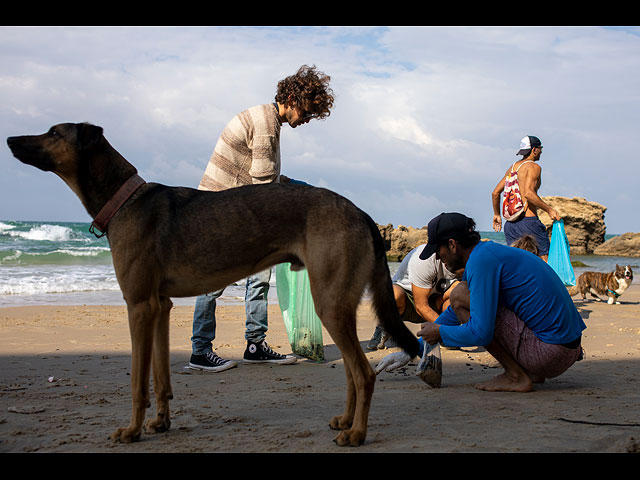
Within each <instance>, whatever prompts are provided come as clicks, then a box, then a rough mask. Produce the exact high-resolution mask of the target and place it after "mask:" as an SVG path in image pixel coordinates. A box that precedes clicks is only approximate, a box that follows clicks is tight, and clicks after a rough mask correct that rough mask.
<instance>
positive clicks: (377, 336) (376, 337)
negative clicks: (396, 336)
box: [367, 325, 384, 350]
mask: <svg viewBox="0 0 640 480" xmlns="http://www.w3.org/2000/svg"><path fill="white" fill-rule="evenodd" d="M383 337H384V330H383V329H382V327H381V326H380V325H377V326H376V329H375V330H374V332H373V336H372V337H371V340H369V343H367V350H378V349H383V348H384V340H383Z"/></svg>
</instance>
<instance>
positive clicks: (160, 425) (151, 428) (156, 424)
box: [144, 417, 171, 433]
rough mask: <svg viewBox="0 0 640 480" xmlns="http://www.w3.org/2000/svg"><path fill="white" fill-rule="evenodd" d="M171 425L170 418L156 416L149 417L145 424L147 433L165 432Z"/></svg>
mask: <svg viewBox="0 0 640 480" xmlns="http://www.w3.org/2000/svg"><path fill="white" fill-rule="evenodd" d="M169 427H171V420H169V419H168V418H161V417H158V418H155V419H153V420H152V419H149V420H147V422H146V423H145V425H144V431H145V432H147V433H163V432H166V431H168V430H169Z"/></svg>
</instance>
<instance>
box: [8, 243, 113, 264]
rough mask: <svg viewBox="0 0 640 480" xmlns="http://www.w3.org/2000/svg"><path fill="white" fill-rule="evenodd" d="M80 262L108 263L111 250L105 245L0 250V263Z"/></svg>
mask: <svg viewBox="0 0 640 480" xmlns="http://www.w3.org/2000/svg"><path fill="white" fill-rule="evenodd" d="M80 263H88V264H92V263H98V264H110V263H111V250H110V249H109V248H107V247H78V248H59V249H56V250H51V251H44V252H25V251H23V250H5V251H0V265H43V264H54V265H76V264H80Z"/></svg>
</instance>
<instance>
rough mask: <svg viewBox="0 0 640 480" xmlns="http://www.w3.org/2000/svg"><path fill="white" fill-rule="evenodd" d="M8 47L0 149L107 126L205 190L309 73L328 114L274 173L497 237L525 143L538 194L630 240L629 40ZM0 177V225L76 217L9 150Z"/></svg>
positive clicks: (239, 31) (460, 37)
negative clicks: (259, 110)
mask: <svg viewBox="0 0 640 480" xmlns="http://www.w3.org/2000/svg"><path fill="white" fill-rule="evenodd" d="M0 45H2V47H0V60H1V61H0V135H2V136H4V137H5V138H6V137H7V136H10V135H20V134H31V133H40V132H42V131H45V130H46V129H48V128H49V126H51V125H52V124H54V123H59V122H61V121H73V122H76V121H77V122H80V121H89V122H92V123H95V124H99V125H101V126H103V127H104V129H105V134H106V135H107V138H108V139H109V141H110V142H111V143H112V144H113V145H114V146H115V147H116V148H117V149H118V150H119V151H120V152H121V153H122V154H123V155H125V157H127V158H129V159H130V160H131V161H132V162H133V163H134V164H135V165H136V166H137V167H138V169H139V170H140V172H141V174H142V175H143V176H144V177H145V178H147V179H148V180H153V181H159V182H161V183H168V184H172V185H178V184H180V185H188V186H195V185H197V184H198V182H199V180H200V176H201V175H202V171H203V170H204V167H205V165H206V162H208V160H209V156H210V154H211V151H212V149H213V146H214V144H215V141H216V140H217V138H218V136H219V134H220V132H221V131H222V129H223V128H224V125H225V124H226V122H227V121H228V120H229V119H230V118H231V117H232V116H233V115H235V114H236V113H238V112H239V111H240V110H242V109H244V108H247V107H249V106H252V105H255V104H258V103H266V102H270V101H272V100H273V96H274V93H275V86H276V83H277V81H278V80H280V79H281V78H283V77H284V76H286V75H288V74H290V73H293V72H294V71H295V70H296V69H297V68H298V67H299V66H300V65H301V64H303V63H306V64H315V65H316V66H318V68H320V69H321V70H324V71H325V72H327V73H328V74H330V75H331V77H332V80H331V84H332V87H333V89H334V91H335V94H336V105H335V108H334V111H333V112H332V114H331V116H330V117H329V118H328V119H326V120H325V121H322V122H311V123H309V124H308V125H305V126H303V127H301V128H297V129H295V130H292V129H290V128H289V127H288V126H286V125H284V126H283V132H282V157H283V173H285V174H289V175H291V176H293V177H294V178H300V179H302V180H306V181H309V182H310V183H314V184H318V185H325V186H327V187H328V188H331V189H334V190H336V191H338V192H339V193H342V194H344V195H347V196H349V198H352V200H354V201H356V203H357V204H358V205H359V206H361V208H363V209H364V210H366V211H367V212H369V213H370V214H371V215H372V217H374V219H376V221H379V222H390V223H403V224H406V225H413V226H417V227H419V226H422V225H424V223H425V214H428V212H435V213H434V214H438V213H440V211H443V210H454V209H455V210H457V211H464V212H467V213H468V214H470V215H472V216H474V218H476V221H477V222H478V225H487V226H488V225H490V219H491V214H492V211H491V205H490V200H489V199H490V193H491V191H492V189H493V187H494V186H495V183H497V181H498V179H499V177H500V176H501V175H502V174H503V173H504V171H505V170H506V168H507V166H508V165H509V164H510V163H511V162H513V161H514V160H515V159H516V158H517V157H516V156H515V152H516V150H517V146H518V143H519V141H520V138H522V136H524V135H526V134H534V135H537V136H539V137H540V138H541V139H542V141H543V144H544V147H545V149H544V153H543V157H542V160H541V166H542V167H543V181H542V187H541V190H540V194H541V195H566V196H572V195H578V194H584V195H583V196H585V197H586V198H587V199H588V200H591V201H597V202H599V203H602V204H603V205H605V206H607V207H608V211H607V217H606V221H607V227H608V230H609V231H610V232H613V233H623V232H624V231H640V218H639V217H638V216H633V215H629V209H630V207H629V205H633V204H634V203H637V202H638V201H640V194H639V193H637V191H638V189H637V187H636V185H635V181H634V179H635V178H638V174H639V173H640V171H639V167H638V162H637V160H636V159H635V148H634V147H635V145H633V143H635V138H636V136H637V134H636V130H637V125H638V114H637V112H638V111H639V108H638V107H639V105H638V102H639V98H638V94H637V87H636V83H637V82H636V79H637V78H638V74H639V73H640V55H638V53H639V49H640V36H639V35H638V30H637V29H633V28H625V29H623V28H586V27H585V28H556V27H535V28H515V27H512V28H504V27H496V28H481V27H477V28H471V27H457V28H455V27H454V28H446V27H431V28H426V27H398V28H364V27H357V28H305V27H303V28H274V27H264V28H251V27H211V28H205V27H191V28H178V27H141V28H128V27H83V28H78V27H76V28H63V27H50V28H40V27H31V28H24V27H20V28H16V27H2V28H0ZM0 165H2V168H3V171H2V173H3V174H2V176H1V177H0V219H33V218H36V217H39V218H43V219H47V220H56V219H86V213H84V212H83V210H82V207H81V206H80V205H79V202H77V200H73V199H72V196H71V195H68V194H66V193H64V194H63V193H62V192H63V190H64V189H66V186H64V185H62V183H61V182H60V181H59V180H57V179H56V178H54V177H52V176H50V175H49V176H47V175H45V174H42V173H41V172H36V171H35V169H31V168H30V167H26V166H23V165H21V164H19V163H18V162H17V161H16V160H15V159H13V158H12V157H11V155H10V152H9V151H8V149H6V148H5V149H4V150H3V151H0ZM27 192H28V194H27ZM620 192H625V194H624V195H622V194H621V193H620ZM621 198H624V199H625V201H620V199H621ZM41 215H47V216H51V218H44V217H41ZM393 215H397V219H396V218H394V217H393Z"/></svg>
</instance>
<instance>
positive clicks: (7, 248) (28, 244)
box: [0, 221, 640, 307]
mask: <svg viewBox="0 0 640 480" xmlns="http://www.w3.org/2000/svg"><path fill="white" fill-rule="evenodd" d="M481 233H482V236H483V237H484V238H488V239H490V240H493V241H495V242H498V243H505V240H504V234H503V233H496V232H481ZM613 236H615V235H608V236H607V239H608V238H610V237H613ZM571 259H572V260H578V261H581V262H582V263H584V264H586V265H587V267H576V268H575V274H576V278H577V277H578V275H580V273H582V272H583V271H586V270H592V271H600V272H609V271H612V270H613V269H614V268H615V265H616V263H618V264H625V265H627V264H630V265H632V268H638V264H639V263H640V259H638V258H627V257H608V256H597V255H576V256H574V255H572V256H571ZM398 265H399V264H398V263H395V262H392V263H390V264H389V269H390V271H391V274H392V275H393V274H394V273H395V271H396V270H397V269H398ZM271 286H272V288H270V291H269V302H270V303H277V296H276V288H275V274H272V275H271ZM244 294H245V282H244V280H240V281H238V282H236V283H234V284H233V285H229V286H228V287H227V288H226V289H225V292H224V294H223V295H222V296H221V297H220V299H219V303H220V304H242V303H243V302H244ZM173 303H174V304H175V305H189V306H193V305H194V304H195V298H193V297H190V298H174V299H173ZM22 305H124V300H123V298H122V293H121V292H120V288H119V286H118V282H117V280H116V277H115V273H114V270H113V264H112V261H111V251H110V249H109V244H108V242H107V239H106V237H102V238H96V237H95V236H94V235H93V234H91V233H90V232H89V224H88V223H82V222H81V223H66V222H22V221H0V307H9V306H22Z"/></svg>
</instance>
